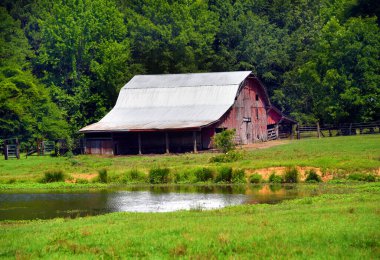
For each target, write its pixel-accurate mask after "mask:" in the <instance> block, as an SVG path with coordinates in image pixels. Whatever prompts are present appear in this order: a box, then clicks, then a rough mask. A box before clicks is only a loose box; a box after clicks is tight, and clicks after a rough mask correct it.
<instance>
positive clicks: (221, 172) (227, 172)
mask: <svg viewBox="0 0 380 260" xmlns="http://www.w3.org/2000/svg"><path fill="white" fill-rule="evenodd" d="M231 181H232V168H231V167H227V166H222V167H219V168H218V171H217V174H216V176H215V182H231Z"/></svg>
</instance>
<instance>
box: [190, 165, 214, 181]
mask: <svg viewBox="0 0 380 260" xmlns="http://www.w3.org/2000/svg"><path fill="white" fill-rule="evenodd" d="M194 175H195V178H196V181H197V182H207V181H211V180H212V179H213V178H214V175H215V173H214V171H213V170H212V169H210V168H206V167H203V168H196V169H195V170H194Z"/></svg>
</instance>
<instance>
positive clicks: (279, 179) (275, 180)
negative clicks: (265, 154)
mask: <svg viewBox="0 0 380 260" xmlns="http://www.w3.org/2000/svg"><path fill="white" fill-rule="evenodd" d="M268 181H269V182H270V183H281V182H282V177H281V176H280V175H276V173H274V172H272V173H271V175H269V179H268Z"/></svg>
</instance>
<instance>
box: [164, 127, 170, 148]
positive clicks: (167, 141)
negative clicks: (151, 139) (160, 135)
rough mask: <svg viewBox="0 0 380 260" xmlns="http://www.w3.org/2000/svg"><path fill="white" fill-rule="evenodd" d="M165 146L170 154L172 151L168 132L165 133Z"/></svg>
mask: <svg viewBox="0 0 380 260" xmlns="http://www.w3.org/2000/svg"><path fill="white" fill-rule="evenodd" d="M165 145H166V153H170V151H169V135H168V132H165Z"/></svg>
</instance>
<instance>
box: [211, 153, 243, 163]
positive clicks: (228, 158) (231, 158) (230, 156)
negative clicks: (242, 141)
mask: <svg viewBox="0 0 380 260" xmlns="http://www.w3.org/2000/svg"><path fill="white" fill-rule="evenodd" d="M242 158H243V154H242V153H240V152H238V151H229V152H228V153H226V154H218V155H215V156H213V157H211V158H210V159H209V162H210V163H228V162H236V161H238V160H241V159H242Z"/></svg>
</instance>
